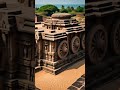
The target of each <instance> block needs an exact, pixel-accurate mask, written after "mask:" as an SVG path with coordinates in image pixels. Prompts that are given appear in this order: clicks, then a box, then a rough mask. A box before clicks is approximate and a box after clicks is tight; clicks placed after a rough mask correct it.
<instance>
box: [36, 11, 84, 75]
mask: <svg viewBox="0 0 120 90" xmlns="http://www.w3.org/2000/svg"><path fill="white" fill-rule="evenodd" d="M35 27H36V30H35V38H36V52H37V61H36V62H37V67H36V69H37V68H41V69H43V70H45V71H46V72H49V73H52V74H58V73H60V72H61V71H63V70H65V68H66V67H68V66H69V65H71V64H72V63H74V62H76V61H78V60H80V59H81V58H82V57H84V53H83V52H84V49H85V44H84V42H85V29H84V27H82V26H81V25H80V24H79V23H78V21H77V20H76V19H73V18H72V16H71V14H68V13H55V14H53V15H52V16H51V17H50V18H48V19H46V21H45V22H41V24H40V23H39V24H38V23H36V25H35Z"/></svg>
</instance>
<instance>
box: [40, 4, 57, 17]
mask: <svg viewBox="0 0 120 90" xmlns="http://www.w3.org/2000/svg"><path fill="white" fill-rule="evenodd" d="M58 11H59V9H58V8H57V7H56V6H54V5H51V4H47V5H44V6H42V7H40V8H39V9H38V12H45V13H46V14H47V15H48V16H50V15H52V14H53V13H55V12H58Z"/></svg>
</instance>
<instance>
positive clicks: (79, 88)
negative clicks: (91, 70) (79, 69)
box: [67, 75, 85, 90]
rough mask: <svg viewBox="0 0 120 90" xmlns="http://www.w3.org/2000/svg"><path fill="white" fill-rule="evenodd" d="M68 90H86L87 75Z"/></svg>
mask: <svg viewBox="0 0 120 90" xmlns="http://www.w3.org/2000/svg"><path fill="white" fill-rule="evenodd" d="M67 90H85V75H82V76H81V77H80V78H79V79H77V80H76V81H75V82H74V83H73V84H72V85H71V86H70V87H68V88H67Z"/></svg>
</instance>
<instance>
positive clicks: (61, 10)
mask: <svg viewBox="0 0 120 90" xmlns="http://www.w3.org/2000/svg"><path fill="white" fill-rule="evenodd" d="M60 12H61V13H68V11H67V9H65V7H64V5H62V7H61V9H60Z"/></svg>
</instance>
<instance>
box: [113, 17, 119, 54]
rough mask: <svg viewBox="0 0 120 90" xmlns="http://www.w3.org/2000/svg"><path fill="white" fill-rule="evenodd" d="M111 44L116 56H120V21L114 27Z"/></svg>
mask: <svg viewBox="0 0 120 90" xmlns="http://www.w3.org/2000/svg"><path fill="white" fill-rule="evenodd" d="M111 44H112V48H113V51H114V53H115V54H116V55H120V19H119V20H118V21H117V22H116V24H115V25H114V26H113V30H112V32H111Z"/></svg>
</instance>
